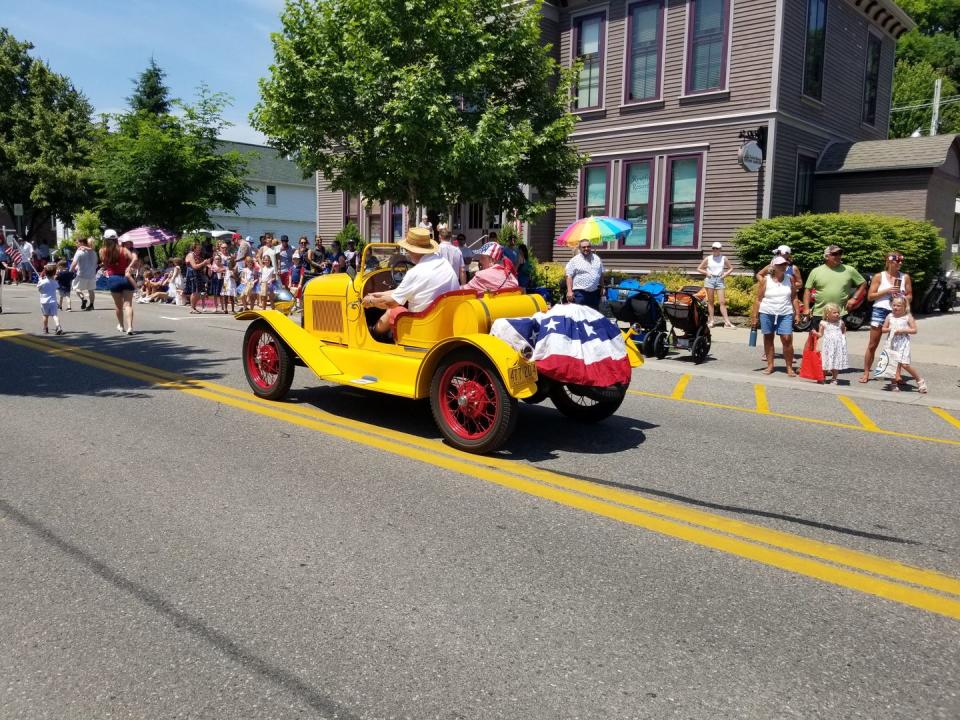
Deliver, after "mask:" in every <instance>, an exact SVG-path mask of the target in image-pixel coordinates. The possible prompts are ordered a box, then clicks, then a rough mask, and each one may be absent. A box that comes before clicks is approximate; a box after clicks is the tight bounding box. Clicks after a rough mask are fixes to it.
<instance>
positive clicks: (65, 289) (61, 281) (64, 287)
mask: <svg viewBox="0 0 960 720" xmlns="http://www.w3.org/2000/svg"><path fill="white" fill-rule="evenodd" d="M75 277H76V274H75V273H73V272H71V271H70V270H69V269H68V268H67V261H66V260H61V261H60V262H58V263H57V307H58V308H59V309H60V310H63V301H64V300H66V301H67V312H73V305H72V304H71V302H70V291H71V290H72V289H73V279H74V278H75Z"/></svg>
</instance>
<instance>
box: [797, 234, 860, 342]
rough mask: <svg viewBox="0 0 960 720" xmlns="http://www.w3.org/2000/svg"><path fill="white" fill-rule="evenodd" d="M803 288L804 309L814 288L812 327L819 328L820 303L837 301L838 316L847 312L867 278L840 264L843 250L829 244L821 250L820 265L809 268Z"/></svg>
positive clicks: (820, 316)
mask: <svg viewBox="0 0 960 720" xmlns="http://www.w3.org/2000/svg"><path fill="white" fill-rule="evenodd" d="M804 287H805V290H804V292H803V304H804V306H805V307H807V308H809V307H810V291H811V290H815V291H816V296H815V298H814V305H813V327H814V329H815V330H819V329H820V321H821V320H822V319H823V306H824V305H826V304H827V303H836V305H837V306H839V308H840V315H846V314H847V312H848V311H849V310H851V309H853V308H854V307H856V305H857V298H858V297H861V296H862V294H863V292H864V291H865V290H866V287H867V281H866V280H864V279H863V275H861V274H860V273H859V272H857V269H856V268H855V267H853V266H851V265H844V264H843V250H841V249H840V248H839V247H837V246H836V245H828V246H827V247H826V249H824V251H823V264H822V265H818V266H817V267H815V268H814V269H813V270H811V271H810V277H808V278H807V283H806V285H805V286H804Z"/></svg>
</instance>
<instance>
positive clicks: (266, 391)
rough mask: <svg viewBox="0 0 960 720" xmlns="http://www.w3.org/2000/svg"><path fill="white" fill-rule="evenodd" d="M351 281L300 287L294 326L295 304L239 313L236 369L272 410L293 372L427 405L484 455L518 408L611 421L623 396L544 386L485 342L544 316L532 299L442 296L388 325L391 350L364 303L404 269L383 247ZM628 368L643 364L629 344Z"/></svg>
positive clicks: (502, 346)
mask: <svg viewBox="0 0 960 720" xmlns="http://www.w3.org/2000/svg"><path fill="white" fill-rule="evenodd" d="M358 267H359V269H358V271H357V275H356V277H355V278H351V277H350V275H348V274H346V273H336V274H331V275H321V276H319V277H315V278H314V279H312V280H310V282H309V283H307V284H306V285H305V287H304V292H303V314H302V317H301V320H300V322H299V323H297V322H295V321H294V320H292V319H291V318H290V316H289V312H290V309H291V306H292V305H293V303H292V302H289V301H288V302H278V303H276V307H275V309H273V310H252V311H246V312H241V313H239V314H237V316H236V317H237V319H239V320H252V321H253V322H251V323H250V325H249V327H248V328H247V331H246V334H245V335H244V339H243V358H242V359H243V369H244V372H245V373H246V377H247V382H248V383H249V384H250V387H251V388H252V389H253V392H254V394H256V395H257V396H258V397H262V398H266V399H270V400H280V399H282V398H283V397H284V396H285V395H286V394H287V391H288V390H289V389H290V384H291V382H292V381H293V373H294V367H295V366H296V365H302V366H305V367H308V368H310V370H312V371H313V372H314V373H315V374H316V375H317V377H319V378H320V379H321V380H325V381H327V382H332V383H339V384H342V385H350V386H353V387H359V388H364V389H366V390H372V391H375V392H381V393H388V394H390V395H397V396H400V397H405V398H410V399H414V400H417V399H424V398H429V399H430V406H431V409H432V411H433V417H434V420H435V421H436V423H437V426H438V427H439V428H440V431H441V433H442V434H443V436H444V437H445V438H446V440H447V441H448V442H449V443H450V444H451V445H453V446H454V447H456V448H459V449H461V450H465V451H467V452H473V453H486V452H492V451H493V450H496V449H497V448H499V447H500V446H501V445H502V444H503V443H504V442H505V441H506V440H507V438H509V437H510V434H511V433H512V432H513V429H514V427H515V426H516V422H517V414H518V402H517V401H518V400H523V401H525V402H529V403H536V402H540V401H542V400H544V399H545V398H547V397H550V398H551V399H552V401H553V403H554V404H555V405H556V406H557V408H558V409H559V410H560V411H561V412H562V413H564V414H565V415H568V416H570V417H572V418H575V419H578V420H582V421H589V422H594V421H597V420H602V419H603V418H605V417H608V416H609V415H611V414H613V413H614V412H616V410H617V408H619V407H620V404H621V402H623V398H624V395H625V393H626V386H612V387H608V388H585V387H580V386H573V385H560V384H557V383H551V382H550V381H549V380H547V379H546V378H543V377H538V374H537V369H536V366H535V365H534V364H533V363H532V362H530V361H529V360H528V358H527V357H524V355H523V354H522V353H520V352H518V351H517V350H515V349H514V348H513V347H511V346H510V345H508V344H507V343H506V342H504V341H503V340H500V339H499V338H496V337H494V336H492V335H490V334H488V333H489V330H490V326H491V324H492V323H493V321H494V320H496V319H497V318H515V317H530V316H531V315H533V314H534V313H537V312H541V311H544V310H545V309H546V303H545V301H544V299H543V297H541V296H540V295H537V294H530V295H526V294H523V293H522V292H521V291H519V290H510V291H501V292H497V293H478V292H476V291H473V290H460V291H455V292H449V293H446V294H444V295H441V296H440V297H439V298H437V299H436V300H434V301H433V303H432V304H431V305H430V306H429V307H428V308H427V309H426V310H424V311H422V312H417V313H406V314H403V315H401V316H400V317H399V318H398V319H397V323H396V330H395V333H394V335H395V338H394V341H393V342H384V341H383V340H381V339H378V338H376V337H374V335H373V333H372V332H371V327H372V326H373V325H374V324H375V323H376V320H377V318H378V317H379V316H380V314H381V313H382V312H383V311H382V310H378V309H373V308H370V309H365V308H364V307H363V305H362V303H361V299H362V298H363V297H364V295H366V294H368V293H371V292H381V291H384V290H392V289H394V288H396V287H397V285H398V284H399V283H400V281H401V280H402V279H403V275H404V273H405V272H406V270H407V268H408V267H410V263H409V261H408V260H406V257H405V255H404V251H403V250H402V249H401V248H399V247H398V246H397V245H394V244H392V243H371V244H368V245H366V246H365V247H364V249H363V255H362V257H361V259H360V262H359V265H358ZM627 344H628V352H629V354H630V360H631V365H633V366H634V367H636V366H638V365H640V364H642V362H643V360H642V357H641V355H640V353H639V352H638V351H637V349H636V347H635V346H634V345H633V343H632V342H630V341H629V340H628V341H627Z"/></svg>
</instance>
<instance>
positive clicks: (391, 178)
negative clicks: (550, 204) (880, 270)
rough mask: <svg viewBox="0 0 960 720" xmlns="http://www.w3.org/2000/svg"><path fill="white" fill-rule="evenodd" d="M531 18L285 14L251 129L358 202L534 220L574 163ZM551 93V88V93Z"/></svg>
mask: <svg viewBox="0 0 960 720" xmlns="http://www.w3.org/2000/svg"><path fill="white" fill-rule="evenodd" d="M539 18H540V11H539V5H538V4H534V5H531V6H527V5H526V4H523V3H517V4H512V3H511V4H507V3H502V2H499V1H498V0H330V1H328V2H323V3H312V2H308V1H307V0H293V1H292V2H289V3H288V5H287V9H286V11H285V12H284V15H283V31H282V32H281V33H278V34H275V35H274V36H273V41H274V53H275V58H276V59H275V63H274V65H273V66H272V67H271V75H270V77H268V78H266V79H264V80H261V82H260V88H261V102H260V103H259V104H258V105H257V107H256V109H255V110H254V112H253V114H252V115H251V121H252V124H253V126H254V127H256V128H257V129H259V130H261V131H263V132H264V133H265V134H267V135H268V137H269V138H270V141H271V144H273V145H274V146H275V147H277V148H278V149H279V150H280V151H282V152H285V153H296V155H297V157H298V158H299V161H300V162H301V165H302V167H303V168H304V170H305V171H311V170H314V169H319V170H320V171H321V172H322V173H323V175H324V176H325V177H326V178H328V179H330V180H331V182H332V186H333V188H334V189H339V190H345V191H348V192H352V193H357V192H361V193H363V194H364V195H365V196H366V197H368V198H370V199H376V200H379V201H385V200H392V201H394V202H400V203H405V204H413V203H415V202H417V201H420V202H423V203H424V204H426V205H429V206H432V207H438V208H440V207H445V206H447V205H448V204H451V203H453V202H457V201H487V202H489V203H490V204H491V205H492V206H499V207H504V208H514V209H516V211H517V212H518V213H519V214H520V215H521V216H527V215H530V214H532V213H533V212H535V211H539V210H542V209H543V205H544V204H543V203H539V202H538V203H536V204H533V205H532V204H531V203H530V202H529V201H528V200H527V198H526V197H525V196H524V194H523V192H522V191H521V186H522V185H525V184H527V185H533V186H536V187H538V188H539V190H540V194H541V195H542V196H544V197H546V198H552V197H555V196H558V195H563V194H565V192H566V188H567V187H569V186H570V185H572V184H573V182H574V180H575V177H576V172H577V171H578V169H579V167H580V166H581V165H582V163H583V160H584V158H583V157H582V156H580V155H579V154H577V152H576V150H575V149H574V148H573V147H572V146H571V145H569V144H568V143H567V138H568V136H569V134H570V132H571V131H572V129H573V125H574V119H573V117H572V116H571V115H570V114H569V112H568V102H569V100H568V98H569V95H568V93H569V81H570V77H569V74H568V73H565V72H564V71H562V70H561V69H559V68H558V67H557V65H556V63H555V62H554V61H553V59H552V58H551V56H550V55H549V53H548V51H547V49H546V48H544V46H543V45H542V43H541V39H540V28H539ZM558 79H559V82H558Z"/></svg>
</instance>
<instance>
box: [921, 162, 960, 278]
mask: <svg viewBox="0 0 960 720" xmlns="http://www.w3.org/2000/svg"><path fill="white" fill-rule="evenodd" d="M958 194H960V182H958V181H957V176H956V174H948V173H946V172H944V171H943V170H942V169H940V170H934V172H933V174H932V175H931V176H930V192H929V194H928V195H927V220H929V221H930V222H932V223H933V224H934V225H936V226H937V227H938V228H940V236H941V237H942V238H943V240H944V245H945V247H944V250H943V262H944V265H945V266H948V265H949V261H950V258H951V257H952V255H953V253H952V248H951V247H950V246H951V245H952V244H953V226H954V222H955V221H956V198H957V197H958Z"/></svg>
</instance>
